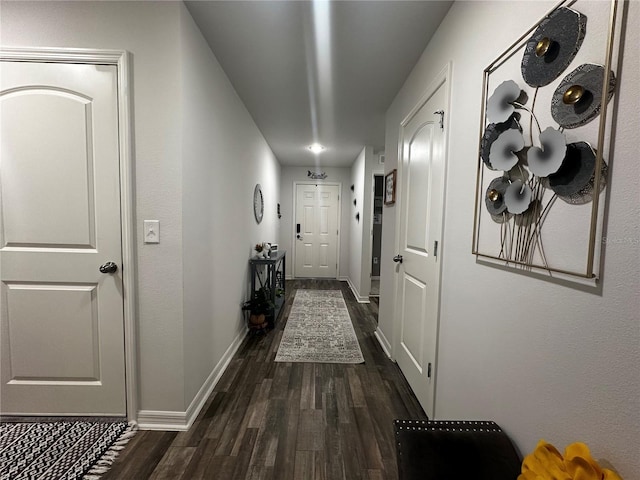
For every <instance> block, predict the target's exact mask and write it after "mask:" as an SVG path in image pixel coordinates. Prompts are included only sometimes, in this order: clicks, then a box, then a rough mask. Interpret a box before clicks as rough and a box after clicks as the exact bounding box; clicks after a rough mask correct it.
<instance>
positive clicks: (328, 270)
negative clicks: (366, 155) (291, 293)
mask: <svg viewBox="0 0 640 480" xmlns="http://www.w3.org/2000/svg"><path fill="white" fill-rule="evenodd" d="M294 191H295V201H296V204H295V208H294V211H295V218H294V225H293V228H294V245H295V250H294V255H295V259H294V275H295V277H303V278H336V276H337V272H338V240H339V228H338V225H339V223H338V218H339V197H340V185H332V184H322V183H318V184H316V183H313V184H302V183H296V184H295V188H294ZM297 225H300V232H298V231H297Z"/></svg>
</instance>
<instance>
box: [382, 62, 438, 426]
mask: <svg viewBox="0 0 640 480" xmlns="http://www.w3.org/2000/svg"><path fill="white" fill-rule="evenodd" d="M447 79H448V68H446V69H444V70H443V71H442V72H441V73H440V75H439V76H438V78H437V80H436V81H435V82H434V83H433V84H432V85H431V87H430V88H429V89H428V90H427V94H426V95H425V97H423V99H422V100H421V101H420V102H419V103H418V105H417V106H416V108H414V110H413V111H412V112H411V113H410V114H409V115H408V116H407V118H406V119H405V120H404V121H403V122H402V124H401V131H400V140H399V142H400V145H399V147H398V149H399V153H400V155H399V161H398V163H399V167H400V168H399V170H400V175H401V176H400V185H401V186H402V188H401V191H400V202H399V203H400V212H399V239H398V240H399V241H398V245H399V248H398V253H399V255H401V256H402V261H401V263H400V262H399V263H398V264H397V268H396V271H397V285H396V299H395V309H396V312H395V318H396V319H397V320H396V324H395V330H394V356H395V358H396V361H397V362H398V365H399V367H400V369H401V370H402V372H403V374H404V375H405V377H406V378H407V381H408V382H409V384H410V385H411V388H412V389H413V391H414V393H415V394H416V396H417V398H418V400H419V401H420V404H421V405H422V407H423V408H424V410H425V412H426V414H427V415H428V416H429V418H434V408H435V406H434V404H435V376H436V366H437V365H436V358H437V338H438V317H439V307H440V273H441V262H440V256H441V253H442V227H443V219H444V193H445V177H446V157H447V155H446V148H447V142H446V123H442V124H441V114H439V113H437V112H441V111H445V113H444V114H445V115H446V111H447V110H448V108H447V107H448V98H449V94H448V82H447Z"/></svg>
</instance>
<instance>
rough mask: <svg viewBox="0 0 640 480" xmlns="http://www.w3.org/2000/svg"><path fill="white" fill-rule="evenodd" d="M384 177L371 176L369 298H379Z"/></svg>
mask: <svg viewBox="0 0 640 480" xmlns="http://www.w3.org/2000/svg"><path fill="white" fill-rule="evenodd" d="M383 196H384V175H374V176H373V216H372V219H371V291H370V292H369V296H370V297H379V296H380V255H381V253H382V205H383Z"/></svg>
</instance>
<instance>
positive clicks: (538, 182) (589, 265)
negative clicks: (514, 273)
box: [385, 0, 622, 279]
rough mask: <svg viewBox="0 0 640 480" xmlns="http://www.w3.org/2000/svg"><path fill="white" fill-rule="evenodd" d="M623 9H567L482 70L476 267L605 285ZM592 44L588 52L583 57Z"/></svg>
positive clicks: (570, 0) (573, 2)
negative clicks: (479, 261)
mask: <svg viewBox="0 0 640 480" xmlns="http://www.w3.org/2000/svg"><path fill="white" fill-rule="evenodd" d="M617 6H618V0H611V1H610V2H608V3H607V2H587V1H583V0H565V1H563V2H561V3H560V4H559V5H558V6H557V7H556V8H554V9H553V10H551V11H550V12H549V13H548V14H547V15H546V16H545V17H544V18H542V19H541V20H540V21H539V22H538V23H536V24H535V25H534V26H533V27H531V29H529V31H527V32H525V33H524V34H523V35H522V36H521V37H520V39H518V40H516V41H515V42H514V43H513V45H511V46H510V47H509V48H508V49H507V50H506V51H505V52H504V53H503V54H502V55H500V56H499V57H498V58H497V59H496V60H494V61H493V62H492V63H491V64H490V65H489V66H488V67H487V68H486V69H485V70H484V81H483V92H482V93H483V96H482V117H481V118H482V124H481V128H480V142H479V159H478V167H477V181H476V204H475V214H474V226H473V246H472V253H473V254H474V255H476V256H477V257H478V258H484V259H488V260H491V261H495V262H499V263H500V264H503V265H505V266H509V267H511V268H520V269H525V270H532V269H536V270H538V271H539V272H543V271H546V272H547V273H548V274H549V275H550V276H551V275H552V274H554V273H556V272H557V273H561V274H565V275H571V276H577V277H584V278H588V279H592V278H597V277H598V275H599V269H600V264H601V254H600V249H601V245H602V242H600V241H599V237H600V236H601V235H602V233H601V232H602V230H603V222H604V214H603V211H604V210H605V208H604V207H605V205H604V202H605V197H606V196H605V195H604V194H602V191H603V190H604V188H605V187H606V186H607V183H608V181H607V180H608V175H609V173H608V166H607V162H606V161H605V158H603V155H604V154H606V153H609V152H611V151H612V150H611V149H610V148H609V147H610V138H611V136H612V135H611V131H612V121H611V117H613V115H612V109H613V102H610V100H611V99H612V97H613V95H614V93H615V89H616V76H615V73H614V72H613V70H612V69H611V68H612V67H613V66H615V65H619V58H616V57H619V52H618V51H619V46H620V40H618V39H617V37H619V36H620V35H619V32H620V31H621V29H622V25H621V23H622V16H619V17H618V16H617ZM569 7H571V8H569ZM587 23H589V28H588V29H587ZM589 32H590V33H589ZM585 38H586V40H587V42H588V43H589V45H590V47H589V48H588V49H584V50H581V46H582V43H583V40H585ZM616 42H617V43H616ZM598 47H600V48H601V49H602V50H601V51H600V52H599V51H598ZM594 59H600V60H601V61H602V62H603V63H604V65H596V64H593V63H592V62H593V60H594ZM576 65H577V67H576ZM563 75H564V77H563ZM560 78H562V80H561V81H560V83H559V84H558V83H557V82H556V83H554V82H555V80H556V79H560ZM536 101H538V103H537V104H536ZM596 118H598V120H599V121H598V122H593V123H591V124H589V123H590V122H591V121H592V120H595V119H596ZM596 123H597V124H596ZM592 145H593V146H592ZM609 160H610V159H609ZM493 172H495V173H493ZM496 175H497V176H496ZM558 199H560V200H562V201H561V202H557V201H556V200H558ZM385 203H386V202H385ZM586 204H590V205H586ZM583 206H584V207H583ZM543 227H544V228H543ZM585 260H586V261H585Z"/></svg>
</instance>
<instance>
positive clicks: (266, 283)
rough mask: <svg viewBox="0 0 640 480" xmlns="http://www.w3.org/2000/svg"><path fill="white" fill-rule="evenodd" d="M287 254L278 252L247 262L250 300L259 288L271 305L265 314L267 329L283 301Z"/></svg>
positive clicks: (254, 297) (257, 293)
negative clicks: (263, 291)
mask: <svg viewBox="0 0 640 480" xmlns="http://www.w3.org/2000/svg"><path fill="white" fill-rule="evenodd" d="M286 256H287V252H286V251H284V250H278V251H277V252H273V253H272V256H271V257H268V258H262V257H261V258H257V257H253V258H251V259H250V260H249V268H250V270H251V300H255V299H256V298H257V295H259V291H260V289H261V288H264V289H265V292H266V294H267V297H268V298H269V300H270V301H271V304H272V305H273V306H272V308H271V309H270V311H269V312H267V314H266V320H267V323H268V327H271V328H272V327H273V326H274V325H275V323H276V320H277V319H278V317H279V316H280V312H281V311H282V306H283V305H284V300H285V282H284V272H285V266H286Z"/></svg>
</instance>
